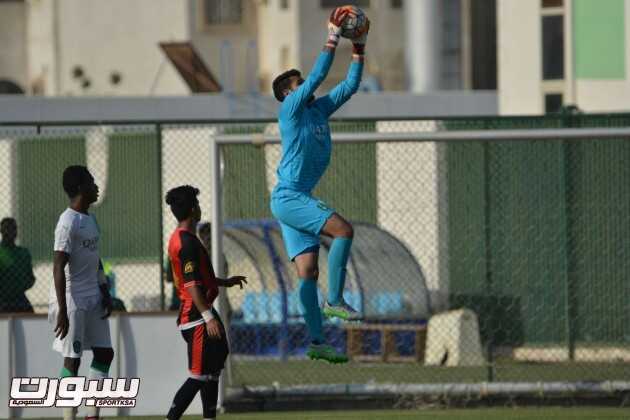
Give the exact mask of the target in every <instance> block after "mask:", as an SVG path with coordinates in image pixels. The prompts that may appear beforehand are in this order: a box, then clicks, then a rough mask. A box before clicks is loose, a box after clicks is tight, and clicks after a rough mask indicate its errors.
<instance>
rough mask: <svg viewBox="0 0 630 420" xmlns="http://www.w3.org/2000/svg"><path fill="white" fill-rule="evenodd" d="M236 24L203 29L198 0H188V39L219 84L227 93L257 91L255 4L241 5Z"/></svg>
mask: <svg viewBox="0 0 630 420" xmlns="http://www.w3.org/2000/svg"><path fill="white" fill-rule="evenodd" d="M242 4H243V20H242V22H241V23H240V24H226V25H207V24H206V23H205V22H204V10H203V1H202V0H189V2H188V7H189V21H188V25H189V32H190V39H191V41H192V43H193V45H194V46H195V49H196V50H197V51H198V52H199V54H200V55H201V57H202V58H203V60H204V61H205V63H206V64H207V65H208V67H209V68H210V71H212V72H213V74H214V75H215V77H217V79H218V80H219V83H221V85H222V86H223V88H224V89H225V90H226V91H228V92H236V93H245V92H249V91H251V90H252V86H253V87H254V88H255V89H257V88H258V81H257V68H258V55H257V46H256V34H257V24H258V19H257V13H258V5H257V2H253V1H243V2H242Z"/></svg>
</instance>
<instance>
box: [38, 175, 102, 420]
mask: <svg viewBox="0 0 630 420" xmlns="http://www.w3.org/2000/svg"><path fill="white" fill-rule="evenodd" d="M63 189H64V190H65V191H66V194H68V197H69V198H70V206H69V207H68V208H67V209H66V210H65V211H64V212H63V213H61V216H59V221H58V222H57V227H56V229H55V245H54V268H53V277H54V283H53V285H52V287H51V293H50V299H49V311H48V319H49V321H50V322H51V323H52V324H53V325H54V326H55V328H54V331H55V340H54V343H53V349H54V350H56V351H58V352H59V353H61V355H62V356H63V358H64V359H63V368H62V370H61V377H66V376H77V374H78V371H79V364H80V362H81V355H82V354H83V350H87V349H91V350H92V352H93V355H94V357H93V359H92V364H91V366H90V379H102V378H106V377H107V375H108V372H109V366H110V364H111V362H112V359H113V358H114V350H113V349H112V344H111V338H110V333H109V321H108V320H107V317H109V315H110V314H111V311H112V300H111V297H110V295H109V290H108V288H107V280H106V277H105V273H104V272H103V265H102V263H101V259H100V256H99V252H98V246H99V239H100V231H99V227H98V224H97V223H96V219H95V218H94V215H92V214H90V213H88V209H89V207H90V205H91V204H92V203H94V202H95V201H96V200H97V198H98V186H97V185H96V184H95V183H94V177H93V176H92V175H91V174H90V172H89V171H88V169H87V168H86V167H85V166H69V167H67V168H66V170H65V171H64V172H63ZM98 416H99V411H98V408H96V407H88V408H87V417H86V419H89V420H93V419H98ZM75 418H76V409H72V408H65V409H64V419H66V420H74V419H75Z"/></svg>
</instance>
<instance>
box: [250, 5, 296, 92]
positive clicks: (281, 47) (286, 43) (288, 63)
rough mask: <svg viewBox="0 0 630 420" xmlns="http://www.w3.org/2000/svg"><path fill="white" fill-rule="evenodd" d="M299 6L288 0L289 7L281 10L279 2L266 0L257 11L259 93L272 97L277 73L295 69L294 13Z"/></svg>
mask: <svg viewBox="0 0 630 420" xmlns="http://www.w3.org/2000/svg"><path fill="white" fill-rule="evenodd" d="M303 3H304V2H302V1H299V0H289V1H288V5H289V7H288V8H287V9H281V7H280V0H269V1H267V2H266V3H263V4H261V5H260V6H259V8H258V60H259V74H258V77H259V82H260V91H261V92H262V93H263V94H272V90H271V83H272V81H273V79H274V78H275V77H276V76H277V75H278V74H280V73H282V72H284V71H286V70H288V69H290V68H295V67H299V52H300V48H299V32H298V30H297V28H298V27H299V21H298V16H299V15H298V10H299V9H300V8H301V7H303Z"/></svg>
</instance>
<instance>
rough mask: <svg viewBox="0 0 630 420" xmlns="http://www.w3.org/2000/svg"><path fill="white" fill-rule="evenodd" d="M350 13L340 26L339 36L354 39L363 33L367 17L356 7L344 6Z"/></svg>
mask: <svg viewBox="0 0 630 420" xmlns="http://www.w3.org/2000/svg"><path fill="white" fill-rule="evenodd" d="M345 8H348V9H349V10H350V11H349V13H348V16H346V18H345V19H344V20H343V23H342V24H341V36H342V37H344V38H348V39H355V38H357V37H359V36H361V35H362V34H363V33H364V32H365V29H366V28H365V27H366V25H367V17H366V16H365V13H364V12H363V10H361V9H359V8H358V7H357V6H345Z"/></svg>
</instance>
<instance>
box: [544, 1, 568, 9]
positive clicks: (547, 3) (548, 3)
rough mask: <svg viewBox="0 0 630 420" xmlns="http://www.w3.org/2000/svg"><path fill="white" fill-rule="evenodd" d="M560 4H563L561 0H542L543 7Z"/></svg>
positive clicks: (560, 5) (559, 5) (558, 5)
mask: <svg viewBox="0 0 630 420" xmlns="http://www.w3.org/2000/svg"><path fill="white" fill-rule="evenodd" d="M562 6H564V4H563V1H562V0H542V7H543V9H546V8H550V7H562Z"/></svg>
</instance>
